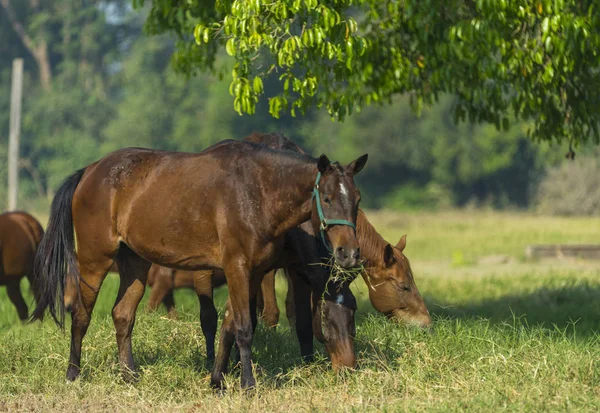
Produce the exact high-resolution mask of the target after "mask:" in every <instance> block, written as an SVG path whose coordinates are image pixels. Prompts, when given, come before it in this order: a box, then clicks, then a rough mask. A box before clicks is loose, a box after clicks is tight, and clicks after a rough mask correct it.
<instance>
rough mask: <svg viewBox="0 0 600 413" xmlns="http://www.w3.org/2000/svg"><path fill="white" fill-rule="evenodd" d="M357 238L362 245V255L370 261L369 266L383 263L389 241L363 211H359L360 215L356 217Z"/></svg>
mask: <svg viewBox="0 0 600 413" xmlns="http://www.w3.org/2000/svg"><path fill="white" fill-rule="evenodd" d="M356 238H357V239H358V244H359V245H360V255H361V257H362V258H363V259H366V260H367V261H369V263H368V264H367V266H370V265H371V266H373V265H375V266H380V265H382V264H383V251H384V249H385V247H386V245H387V244H388V242H387V241H386V240H384V239H383V237H382V236H381V235H379V233H378V232H377V230H376V229H375V227H373V225H371V223H370V222H369V221H368V220H367V217H366V216H365V214H364V213H363V212H362V211H359V212H358V217H357V218H356Z"/></svg>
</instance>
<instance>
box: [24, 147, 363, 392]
mask: <svg viewBox="0 0 600 413" xmlns="http://www.w3.org/2000/svg"><path fill="white" fill-rule="evenodd" d="M366 160H367V156H366V155H363V156H362V157H360V158H358V159H357V160H355V161H353V162H351V163H350V164H349V165H347V166H345V167H342V166H340V165H339V164H337V163H334V164H332V163H330V162H329V159H328V158H327V157H326V156H325V155H321V157H320V158H319V159H318V160H317V159H314V158H312V157H309V156H306V155H301V154H294V153H292V152H290V151H285V152H284V151H274V150H270V149H267V148H266V147H265V146H262V145H256V144H253V143H249V142H240V141H223V142H221V143H219V144H217V145H214V146H212V147H210V148H208V149H206V150H205V151H202V152H200V153H198V154H192V153H180V152H164V151H155V150H148V149H139V148H129V149H122V150H119V151H115V152H113V153H111V154H109V155H107V156H106V157H104V158H103V159H101V160H100V161H98V162H96V163H94V164H92V165H90V166H88V167H86V168H84V169H82V170H80V171H78V172H76V173H74V174H73V175H71V176H70V177H68V178H67V179H66V180H65V182H64V183H63V184H62V185H61V187H60V188H59V190H58V191H57V193H56V196H55V198H54V200H53V202H52V207H51V212H50V220H49V224H48V229H47V232H46V235H45V236H44V238H43V239H42V242H41V244H40V247H39V249H38V253H37V255H36V264H35V271H34V273H35V282H36V283H39V284H40V286H41V294H40V297H39V301H38V306H37V307H36V309H35V312H34V314H33V318H34V319H36V318H41V317H42V316H43V314H44V312H45V310H46V309H47V308H48V309H49V310H50V313H51V314H52V316H53V318H54V319H55V321H56V322H57V323H58V324H59V325H61V326H62V325H63V323H64V311H65V307H64V302H63V300H64V293H65V291H64V290H65V284H66V282H65V279H66V277H67V274H72V275H73V276H74V277H75V284H76V285H78V290H79V291H78V296H79V299H78V301H77V302H76V304H75V305H74V306H73V309H72V326H71V354H70V359H69V367H68V369H67V378H68V379H69V380H74V379H75V378H76V377H77V376H78V375H79V373H80V362H81V343H82V340H83V337H84V335H85V333H86V331H87V328H88V326H89V323H90V317H91V313H92V310H93V307H94V304H95V301H96V298H97V295H98V291H99V289H100V287H101V285H102V282H103V281H104V278H105V276H106V273H107V272H108V270H109V269H110V267H111V266H112V265H113V262H116V264H117V266H118V268H119V275H120V278H121V285H120V288H119V293H118V296H117V300H116V302H115V306H114V307H113V312H112V313H113V321H114V323H115V328H116V336H117V345H118V351H119V362H120V365H121V369H122V371H123V373H124V376H125V377H126V378H133V377H134V375H133V372H134V369H135V367H134V363H133V355H132V350H131V333H132V331H133V326H134V322H135V312H136V308H137V306H138V304H139V302H140V300H141V299H142V296H143V294H144V289H145V284H146V278H147V274H148V270H149V268H150V265H151V264H150V263H151V262H152V263H156V264H159V265H162V266H167V267H173V268H178V269H183V270H200V269H212V270H221V271H223V272H224V274H225V277H226V279H227V285H228V289H229V299H228V301H227V310H226V311H225V318H224V321H223V326H222V329H221V337H220V343H219V352H218V355H217V360H216V362H215V366H214V368H213V372H212V375H211V384H212V385H213V386H215V387H221V386H222V381H223V375H224V374H225V372H226V371H227V365H228V361H229V356H230V352H231V348H232V345H233V340H234V339H235V341H236V343H237V345H238V347H239V349H240V358H241V363H242V377H241V383H242V387H251V386H254V384H255V380H254V376H253V374H252V365H251V344H252V334H253V328H252V325H253V323H252V317H251V311H250V301H251V299H252V298H253V297H254V296H255V294H256V292H257V290H258V288H259V287H260V283H261V281H262V277H263V275H264V274H265V273H266V272H267V271H269V270H270V269H272V268H275V267H277V266H278V265H277V262H276V259H277V258H278V257H279V254H280V252H281V249H282V246H283V238H282V236H283V234H284V233H285V232H286V231H287V230H289V229H291V228H294V227H296V226H298V225H299V224H300V223H302V222H305V221H307V220H309V219H311V221H312V223H313V225H314V226H315V230H316V229H318V227H319V225H321V223H322V222H323V221H324V220H325V219H330V220H333V219H335V220H336V221H335V222H336V225H330V226H327V228H326V237H327V240H328V242H329V243H330V244H331V246H332V249H333V256H334V258H335V260H336V261H337V262H338V264H339V265H340V266H342V267H346V268H348V267H352V266H355V265H356V264H357V262H358V260H359V258H360V253H359V247H358V241H357V240H356V235H355V231H354V225H355V222H356V215H357V213H358V202H359V200H360V194H359V192H358V189H357V188H356V186H355V185H354V180H353V176H354V175H355V174H356V173H358V172H359V171H360V170H361V169H362V168H363V166H364V164H365V163H366ZM318 201H320V202H318ZM317 206H318V208H317ZM322 215H324V216H325V217H324V218H323V217H322ZM73 229H74V230H75V234H76V237H77V246H78V250H77V254H75V239H74V236H73ZM71 269H72V270H71Z"/></svg>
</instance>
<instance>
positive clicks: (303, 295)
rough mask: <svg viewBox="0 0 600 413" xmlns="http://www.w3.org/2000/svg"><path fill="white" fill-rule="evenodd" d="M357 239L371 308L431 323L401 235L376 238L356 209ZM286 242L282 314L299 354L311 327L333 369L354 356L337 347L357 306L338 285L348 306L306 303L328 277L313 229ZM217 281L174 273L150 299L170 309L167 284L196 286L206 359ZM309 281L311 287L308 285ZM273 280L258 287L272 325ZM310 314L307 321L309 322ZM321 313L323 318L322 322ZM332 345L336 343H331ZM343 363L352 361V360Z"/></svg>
mask: <svg viewBox="0 0 600 413" xmlns="http://www.w3.org/2000/svg"><path fill="white" fill-rule="evenodd" d="M246 140H249V141H252V142H256V143H261V144H265V145H267V146H269V147H271V148H274V149H287V150H292V151H296V152H303V151H302V149H301V148H300V147H299V146H297V145H296V144H295V143H293V142H292V141H291V140H289V139H288V138H286V137H285V136H283V135H281V134H258V133H255V134H253V135H250V136H249V137H247V138H246ZM357 238H358V241H359V245H360V248H361V255H362V257H363V259H365V260H366V267H367V268H366V271H364V272H363V273H362V276H363V278H364V281H365V282H366V284H367V286H368V287H369V298H370V300H371V303H372V304H373V306H374V307H375V309H377V310H378V311H380V312H382V313H384V314H386V315H387V316H388V317H390V318H393V319H395V320H397V321H400V322H402V323H407V324H412V325H416V326H419V327H428V326H429V325H430V324H431V318H430V316H429V312H428V310H427V307H426V305H425V303H424V301H423V298H422V297H421V294H420V293H419V290H418V288H417V286H416V284H415V281H414V278H413V274H412V269H411V267H410V263H409V261H408V259H407V258H406V256H405V255H404V253H403V250H404V248H405V247H406V236H404V237H402V238H401V239H400V241H399V242H398V244H397V245H396V246H395V247H394V246H392V245H391V244H389V243H387V242H386V241H385V240H384V239H383V238H382V237H381V236H380V235H379V233H378V232H377V231H376V230H375V228H374V227H373V226H372V225H371V223H370V222H369V221H368V219H367V217H366V216H365V214H364V213H363V212H362V211H359V214H358V217H357ZM285 240H286V242H285V249H286V250H287V258H288V265H287V268H286V274H287V275H288V294H287V297H286V310H287V311H286V312H287V315H288V319H289V321H290V325H291V326H295V327H296V332H297V335H298V338H299V340H300V345H301V352H302V355H303V357H304V358H305V359H309V358H310V356H311V354H312V349H313V347H312V337H313V327H314V329H315V330H314V331H315V336H316V337H317V338H318V339H319V340H320V341H322V342H324V343H325V344H326V347H327V348H328V350H330V349H331V351H330V355H331V357H332V361H333V365H334V368H336V367H337V363H336V361H337V360H339V359H340V357H342V356H339V355H338V356H337V357H336V355H337V354H341V353H345V354H350V353H352V354H353V351H350V350H348V351H345V352H341V351H340V348H343V346H351V345H352V340H351V338H352V335H353V333H352V332H353V331H354V324H353V322H354V310H355V308H356V307H355V301H354V297H353V296H352V293H351V292H350V291H349V289H347V288H346V286H342V288H341V289H340V288H339V287H338V290H340V291H342V292H343V294H342V297H345V298H343V300H342V302H343V303H348V304H349V305H336V304H339V303H337V302H335V300H337V298H335V297H333V296H329V295H328V297H329V300H327V299H326V300H322V301H321V302H322V303H323V304H325V305H326V306H327V307H330V308H328V309H324V308H322V307H321V305H320V304H319V303H318V302H311V300H312V298H311V297H320V296H321V295H322V294H321V295H320V294H319V293H315V291H316V290H319V291H320V292H321V293H322V292H323V290H324V285H323V284H322V283H320V284H319V280H322V279H323V278H324V277H325V278H326V277H327V274H325V275H323V274H321V275H317V276H315V275H314V273H315V272H317V273H318V272H323V271H325V273H327V270H326V269H325V268H324V267H320V266H315V265H314V264H315V263H318V262H320V260H321V258H320V257H322V256H323V255H322V252H319V250H318V245H317V244H316V241H315V236H314V231H313V228H312V225H311V224H310V223H304V224H302V225H301V226H300V228H297V229H294V230H291V231H290V232H289V233H288V234H286V236H285ZM292 257H293V258H292ZM310 264H313V265H310ZM307 265H309V266H307ZM271 276H274V272H273V273H271ZM221 279H222V276H220V275H219V274H214V275H212V273H211V272H210V271H206V272H197V273H196V275H195V278H194V274H191V273H190V274H184V273H183V272H180V271H177V272H176V273H170V275H169V276H168V277H165V279H164V280H163V281H161V282H159V283H158V285H155V286H154V287H153V290H152V295H151V301H152V297H156V299H155V301H154V303H153V306H154V307H155V306H158V303H159V301H160V299H158V297H168V298H167V302H165V304H166V305H167V308H169V306H172V305H173V304H172V288H173V287H172V286H173V285H174V283H175V284H178V285H182V286H186V287H195V288H196V292H197V293H198V297H199V299H200V313H201V316H200V320H201V325H202V330H203V332H204V334H205V338H206V346H207V349H208V350H207V353H208V354H209V358H210V354H211V353H210V352H211V348H214V336H215V332H216V326H217V315H216V310H215V309H214V304H213V302H212V286H215V285H216V284H215V282H216V283H217V284H218V285H220V283H221V282H222V281H219V280H221ZM311 279H312V280H313V283H314V284H313V285H311V283H310V280H311ZM273 280H274V279H273V278H271V277H268V278H267V277H266V278H265V281H264V282H263V284H262V285H261V289H262V292H263V294H262V297H264V301H265V306H264V308H265V309H264V312H263V318H264V319H266V320H268V322H267V323H270V324H272V325H275V324H277V320H278V318H279V309H278V308H277V303H276V300H275V290H274V284H273ZM305 280H309V282H308V283H307V282H305ZM194 283H195V284H194ZM319 285H320V287H319ZM295 287H296V288H295ZM157 289H158V291H157ZM294 297H296V298H294ZM259 298H260V295H259ZM161 299H162V298H161ZM332 300H333V301H332ZM333 303H335V304H333ZM297 307H299V308H300V311H297V310H296V308H297ZM260 308H262V306H261V305H259V309H260ZM330 309H331V311H330ZM296 314H298V317H299V319H300V322H299V323H296ZM311 314H312V322H311V319H310V318H309V315H311ZM322 315H326V318H325V319H324V320H323V319H321V316H322ZM330 325H335V326H336V329H337V331H336V332H335V334H330V335H328V336H327V337H326V334H324V333H323V331H322V330H323V327H327V326H330ZM325 330H326V332H327V331H330V330H331V329H330V328H325ZM333 343H335V345H332V344H333ZM346 362H347V363H352V361H346Z"/></svg>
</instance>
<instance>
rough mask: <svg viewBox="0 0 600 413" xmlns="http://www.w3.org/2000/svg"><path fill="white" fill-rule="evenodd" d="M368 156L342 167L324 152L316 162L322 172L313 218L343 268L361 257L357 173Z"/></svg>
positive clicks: (323, 239) (322, 238)
mask: <svg viewBox="0 0 600 413" xmlns="http://www.w3.org/2000/svg"><path fill="white" fill-rule="evenodd" d="M367 158H368V155H366V154H365V155H363V156H361V157H360V158H358V159H356V160H355V161H352V162H350V163H349V164H348V165H347V166H345V167H343V166H341V165H339V164H338V163H331V162H330V161H329V159H328V158H327V156H325V155H321V157H320V158H319V161H318V163H317V167H318V170H319V175H318V177H317V181H316V183H315V189H314V191H313V211H312V217H311V221H312V224H313V227H314V229H315V233H316V234H317V236H318V237H319V238H320V239H321V242H323V243H325V245H326V246H327V248H328V249H329V250H330V252H331V253H332V254H333V257H334V259H335V261H336V262H337V263H338V264H339V265H340V266H341V267H343V268H350V267H354V266H356V264H357V263H358V259H359V258H360V248H359V246H358V240H357V239H356V231H355V225H356V216H357V214H358V203H359V201H360V192H359V191H358V188H357V187H356V185H355V184H354V175H356V174H357V173H358V172H360V170H361V169H362V168H363V167H364V166H365V163H366V162H367Z"/></svg>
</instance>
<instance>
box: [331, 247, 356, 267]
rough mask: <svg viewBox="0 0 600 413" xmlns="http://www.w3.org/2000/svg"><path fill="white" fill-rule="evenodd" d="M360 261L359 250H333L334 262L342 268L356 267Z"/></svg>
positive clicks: (340, 248)
mask: <svg viewBox="0 0 600 413" xmlns="http://www.w3.org/2000/svg"><path fill="white" fill-rule="evenodd" d="M359 259H360V248H353V249H346V248H344V247H337V248H336V249H335V260H336V262H337V263H338V264H339V265H340V267H342V268H352V267H356V265H357V264H358V260H359Z"/></svg>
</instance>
